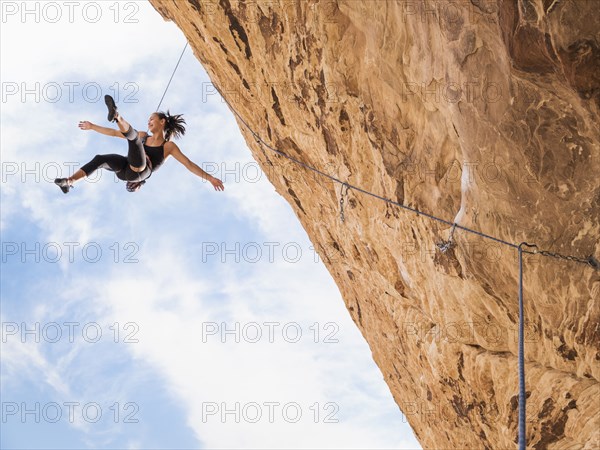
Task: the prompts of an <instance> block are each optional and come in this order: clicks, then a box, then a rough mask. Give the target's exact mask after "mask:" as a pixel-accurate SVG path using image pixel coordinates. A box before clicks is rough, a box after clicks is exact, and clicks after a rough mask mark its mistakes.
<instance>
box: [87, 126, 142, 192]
mask: <svg viewBox="0 0 600 450" xmlns="http://www.w3.org/2000/svg"><path fill="white" fill-rule="evenodd" d="M121 134H122V135H123V136H125V137H126V138H127V144H128V145H129V150H128V152H127V158H126V157H125V156H123V155H115V154H110V155H96V156H94V158H93V159H92V160H91V161H90V162H89V163H87V164H84V165H83V166H81V170H83V171H84V172H85V175H86V176H88V177H89V176H90V175H91V174H92V173H94V172H95V171H96V170H98V169H106V170H110V171H112V172H115V174H116V175H117V177H118V178H119V179H121V180H124V181H142V180H145V179H146V178H148V177H150V174H151V173H152V171H151V170H150V167H148V166H147V165H146V152H145V151H144V144H142V140H141V139H140V136H139V134H138V132H137V131H136V130H135V129H134V128H133V127H132V126H129V130H127V133H121ZM129 166H133V167H144V170H142V171H141V172H135V171H134V170H132V169H131V167H129Z"/></svg>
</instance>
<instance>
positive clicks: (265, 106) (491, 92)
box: [151, 0, 600, 449]
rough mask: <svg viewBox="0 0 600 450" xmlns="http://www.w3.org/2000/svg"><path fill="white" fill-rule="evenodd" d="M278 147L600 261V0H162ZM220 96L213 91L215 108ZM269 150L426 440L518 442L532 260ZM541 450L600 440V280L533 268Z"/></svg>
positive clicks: (529, 380)
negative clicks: (520, 286)
mask: <svg viewBox="0 0 600 450" xmlns="http://www.w3.org/2000/svg"><path fill="white" fill-rule="evenodd" d="M151 2H152V4H153V5H154V7H155V8H156V10H157V11H158V12H159V13H160V14H162V15H163V16H164V17H165V19H168V20H172V21H174V22H175V23H176V24H177V25H178V26H179V27H180V28H181V30H182V31H183V32H184V33H185V35H186V37H187V39H188V41H189V42H190V44H191V46H192V47H193V49H194V52H195V55H196V56H197V58H198V59H199V60H200V62H201V63H202V64H203V65H204V67H205V68H206V70H207V71H208V73H209V75H210V77H211V79H212V81H213V82H214V84H215V85H216V86H218V87H219V89H220V91H221V92H222V93H223V95H224V97H225V98H226V99H227V100H228V101H229V102H230V103H231V105H232V106H233V108H235V110H236V111H237V112H238V113H239V114H240V116H241V117H242V118H243V119H244V121H246V122H247V123H248V124H249V125H250V127H251V128H252V129H253V130H255V131H256V132H257V133H258V134H259V135H260V137H261V138H262V139H263V140H264V141H265V142H267V143H268V144H269V145H271V146H272V147H274V148H277V149H278V150H280V151H282V152H285V153H286V154H287V155H290V156H292V157H294V158H297V159H298V160H300V161H302V162H304V163H306V164H309V165H311V166H313V167H316V168H318V169H320V170H322V171H324V172H327V173H329V174H331V175H333V176H335V177H337V178H339V179H341V180H344V181H347V182H348V183H350V184H352V185H354V186H358V187H361V188H362V189H365V190H367V191H369V192H373V193H375V194H377V195H380V196H383V197H386V198H389V199H392V200H394V201H398V202H401V203H402V204H405V205H410V206H411V207H414V208H418V209H419V210H420V211H422V212H425V213H428V214H433V215H435V216H438V217H442V218H444V219H446V220H448V221H450V222H454V221H456V222H457V223H459V224H460V225H463V226H466V227H470V228H473V229H475V230H480V231H482V232H484V233H487V234H489V235H492V236H495V237H498V238H500V239H503V240H506V241H508V242H511V243H516V244H518V243H520V242H522V241H528V242H534V243H536V244H537V245H538V246H539V248H540V249H547V250H551V251H553V252H558V253H561V254H567V255H576V256H580V257H587V256H589V255H596V258H598V256H599V255H600V244H599V239H598V238H599V236H600V225H599V223H600V220H599V219H600V177H599V176H598V174H599V173H600V129H599V123H600V117H599V116H600V32H599V30H600V18H599V12H598V11H599V8H598V3H597V0H589V1H587V0H470V1H461V0H457V1H445V0H439V1H404V0H398V1H395V0H387V1H384V0H334V1H331V0H321V1H317V0H272V1H269V0H265V1H263V0H258V1H251V0H237V1H236V0H219V1H217V0H214V1H203V0H189V1H184V0H151ZM199 101H200V99H199ZM239 124H240V128H241V131H242V133H243V134H244V136H245V138H246V140H247V143H248V145H249V147H250V149H251V150H252V153H253V155H254V157H255V159H256V160H257V161H258V162H259V163H260V164H261V166H262V168H263V170H264V172H265V173H266V174H267V176H269V179H270V181H271V182H272V183H273V185H274V186H275V187H276V189H277V190H278V192H279V193H280V194H281V195H283V196H284V197H285V198H286V199H287V201H289V203H290V204H291V205H292V207H293V208H294V210H295V212H296V214H297V216H298V219H299V220H300V221H301V223H302V225H303V226H304V228H305V229H306V231H307V233H308V235H309V236H310V239H311V240H312V241H313V243H314V244H315V247H316V248H317V249H320V250H319V252H320V254H321V256H322V257H323V259H324V261H325V264H326V266H327V268H328V270H329V271H330V273H331V275H332V276H333V278H334V279H335V281H336V282H337V285H338V286H339V288H340V290H341V292H342V295H343V297H344V300H345V303H346V306H347V308H348V310H349V311H350V313H351V314H352V317H353V319H354V321H355V322H356V324H357V326H358V327H359V328H360V330H361V332H362V334H363V335H364V337H365V339H366V340H367V341H368V343H369V345H370V347H371V350H372V352H373V358H374V359H375V361H376V363H377V364H378V365H379V367H380V368H381V371H382V373H383V375H384V377H385V380H386V382H387V384H388V385H389V387H390V389H391V392H392V393H393V395H394V398H395V400H396V402H397V403H398V405H399V407H400V409H401V410H402V411H403V413H404V414H405V417H406V418H407V420H408V421H409V423H410V424H411V426H412V427H413V429H414V431H415V433H416V435H417V437H418V439H419V440H420V442H421V443H422V445H423V447H425V448H431V449H466V448H469V449H477V448H489V449H504V448H515V442H516V438H517V408H518V395H517V393H518V379H517V373H518V372H517V357H516V355H517V339H516V337H517V332H516V329H517V328H516V327H517V321H518V307H517V304H518V298H517V292H518V291H517V280H518V266H517V252H516V250H515V249H514V248H510V247H508V246H504V245H502V244H500V243H498V242H495V241H491V240H487V239H484V238H482V237H480V236H477V235H475V234H471V233H467V232H465V231H463V230H460V229H457V230H456V232H455V234H454V241H455V246H454V247H453V248H451V249H450V250H449V251H448V252H446V253H442V252H440V251H439V250H438V249H437V247H436V243H438V242H440V241H442V240H444V239H447V238H448V236H449V233H450V227H449V226H448V225H446V224H444V223H439V222H437V221H435V220H431V219H429V218H427V217H424V216H423V215H417V214H415V213H411V212H409V211H406V210H403V209H401V208H399V207H396V206H393V205H390V204H387V203H385V202H383V201H381V200H378V199H376V198H373V197H370V196H367V195H365V194H363V193H361V192H358V191H356V190H353V189H350V190H349V191H348V193H347V195H344V212H345V221H344V222H342V221H341V220H340V214H339V210H340V206H339V203H340V195H341V194H340V185H339V184H337V183H334V182H332V181H331V180H329V179H327V178H322V177H320V176H317V175H316V174H314V173H313V172H311V171H308V170H307V169H305V168H303V167H301V166H299V165H297V164H294V163H292V162H290V161H288V160H287V159H284V158H283V157H281V156H278V155H276V154H275V153H274V152H272V151H270V150H268V149H265V148H261V147H260V146H259V145H258V144H257V143H256V141H255V139H254V137H253V135H252V134H251V133H250V132H249V130H248V129H247V128H246V126H245V125H243V124H242V123H241V122H240V121H239ZM524 267H525V271H524V283H525V291H524V295H525V320H526V343H525V358H526V386H527V395H528V402H527V408H528V411H527V439H528V446H529V447H530V448H535V449H545V448H568V449H577V448H586V449H598V448H600V389H599V386H600V385H599V383H598V382H599V380H600V272H599V271H598V270H594V269H593V268H592V267H590V266H586V265H585V264H581V263H577V262H572V261H566V260H561V259H556V258H552V257H547V256H542V255H539V254H538V255H526V256H525V261H524Z"/></svg>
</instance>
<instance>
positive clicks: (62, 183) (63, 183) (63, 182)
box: [54, 178, 73, 194]
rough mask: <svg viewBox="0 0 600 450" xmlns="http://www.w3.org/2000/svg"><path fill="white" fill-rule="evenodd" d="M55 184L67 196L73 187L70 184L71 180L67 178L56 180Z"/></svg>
mask: <svg viewBox="0 0 600 450" xmlns="http://www.w3.org/2000/svg"><path fill="white" fill-rule="evenodd" d="M54 184H56V185H57V186H58V187H59V188H60V190H61V191H63V192H64V193H65V194H66V193H67V192H69V191H70V190H71V188H72V187H73V186H71V185H70V184H69V180H68V179H67V178H57V179H56V180H54Z"/></svg>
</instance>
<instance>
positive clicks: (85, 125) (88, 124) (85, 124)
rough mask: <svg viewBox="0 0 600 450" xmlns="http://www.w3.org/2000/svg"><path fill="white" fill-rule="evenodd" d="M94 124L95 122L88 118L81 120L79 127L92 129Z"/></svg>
mask: <svg viewBox="0 0 600 450" xmlns="http://www.w3.org/2000/svg"><path fill="white" fill-rule="evenodd" d="M93 125H94V124H93V123H92V122H88V121H87V120H84V121H82V122H79V128H81V129H82V130H91V129H92V127H93Z"/></svg>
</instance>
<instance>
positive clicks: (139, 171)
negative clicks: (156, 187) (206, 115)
mask: <svg viewBox="0 0 600 450" xmlns="http://www.w3.org/2000/svg"><path fill="white" fill-rule="evenodd" d="M104 101H105V103H106V106H107V107H108V120H109V121H110V122H116V123H117V125H118V126H119V129H118V130H114V129H112V128H105V127H101V126H98V125H94V124H93V123H91V122H88V121H83V122H79V128H81V129H82V130H94V131H97V132H98V133H101V134H105V135H107V136H114V137H120V138H125V139H127V141H128V145H129V151H128V153H127V157H125V156H122V155H115V154H111V155H96V156H94V158H93V159H92V160H91V161H90V162H89V163H87V164H85V165H83V166H81V169H79V170H77V171H76V172H75V173H74V174H73V175H71V176H70V177H69V178H57V179H56V180H54V183H56V184H57V185H58V186H59V187H60V188H61V190H62V191H63V192H64V193H65V194H66V193H67V192H69V190H70V189H71V188H72V187H73V185H74V184H75V182H77V181H79V180H81V179H82V178H84V177H89V176H90V175H91V174H92V173H93V172H94V171H96V170H97V169H107V170H110V171H112V172H115V174H116V175H117V177H118V178H119V179H121V180H124V181H126V182H127V190H128V191H130V192H135V191H137V190H139V188H140V187H141V186H142V185H143V184H144V183H145V182H146V180H147V179H148V178H150V175H152V173H153V172H155V171H156V170H157V169H158V168H159V167H160V166H161V165H162V163H163V162H164V161H165V160H166V159H167V158H168V157H169V156H173V157H174V158H175V159H176V160H177V161H179V162H180V163H181V164H183V165H184V166H185V167H186V169H188V170H189V171H190V172H192V173H193V174H195V175H198V176H199V177H200V178H203V179H205V180H208V181H209V182H210V184H212V185H213V187H214V188H215V190H216V191H222V190H224V189H225V187H224V186H223V183H222V182H221V180H219V179H218V178H215V177H213V176H211V175H209V174H208V173H206V172H205V171H204V170H202V169H201V168H200V167H199V166H198V165H196V164H195V163H193V162H192V161H190V159H189V158H188V157H187V156H185V155H184V154H183V153H182V152H181V150H180V149H179V147H177V145H176V144H175V143H173V142H171V138H173V137H174V138H178V137H180V136H183V135H184V134H185V127H184V124H185V120H184V119H183V118H182V117H181V114H176V115H173V116H172V115H170V114H169V112H168V111H167V113H166V114H165V113H163V112H155V113H153V114H151V115H150V118H149V119H148V131H149V132H150V133H152V134H150V135H149V134H148V133H145V132H143V131H140V132H138V131H136V130H135V129H134V128H133V127H132V126H131V125H129V124H128V123H127V122H126V121H125V119H124V118H123V116H121V115H120V114H119V112H118V111H117V106H116V105H115V101H114V100H113V98H112V97H111V96H110V95H106V96H105V97H104Z"/></svg>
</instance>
